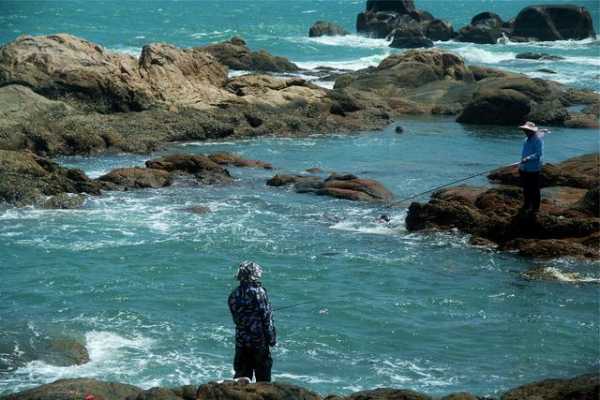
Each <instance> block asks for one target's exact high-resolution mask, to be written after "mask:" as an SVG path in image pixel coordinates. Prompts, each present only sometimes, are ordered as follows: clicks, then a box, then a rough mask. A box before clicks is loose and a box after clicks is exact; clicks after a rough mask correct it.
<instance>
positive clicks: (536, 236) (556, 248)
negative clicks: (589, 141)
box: [406, 154, 600, 259]
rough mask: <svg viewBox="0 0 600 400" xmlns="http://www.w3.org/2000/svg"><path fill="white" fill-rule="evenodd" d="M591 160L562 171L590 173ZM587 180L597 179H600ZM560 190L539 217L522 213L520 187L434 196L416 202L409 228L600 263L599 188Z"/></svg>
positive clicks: (462, 189)
mask: <svg viewBox="0 0 600 400" xmlns="http://www.w3.org/2000/svg"><path fill="white" fill-rule="evenodd" d="M594 156H595V157H597V156H598V155H597V154H596V155H594ZM590 159H594V158H593V157H592V156H585V157H577V158H574V159H570V160H567V161H565V162H564V163H562V164H563V168H564V169H565V170H568V171H578V172H581V171H587V168H588V167H589V166H590V164H592V163H593V161H590ZM595 168H597V164H596V167H595ZM594 171H596V170H595V169H594ZM596 173H597V172H596ZM492 176H496V175H495V174H492ZM503 176H504V175H503ZM563 176H564V175H563ZM578 177H580V175H578ZM588 178H589V179H590V180H595V179H598V175H595V176H593V177H588ZM547 182H551V181H547ZM556 182H561V183H560V184H561V185H568V184H569V182H573V181H572V180H561V181H555V182H552V183H554V184H556ZM575 182H579V181H577V180H575ZM511 183H516V182H511ZM560 189H561V190H552V191H545V192H544V195H543V200H542V206H541V209H540V212H539V213H538V214H531V213H524V212H522V211H521V210H520V207H521V205H522V190H521V188H520V187H517V186H500V187H494V188H490V189H486V188H478V187H469V186H458V187H453V188H449V189H443V190H440V191H438V192H436V193H434V194H433V195H432V198H431V200H430V201H429V202H428V203H426V204H421V203H412V204H411V205H410V208H409V211H408V214H407V217H406V226H407V229H408V230H410V231H419V230H427V229H441V230H451V229H454V228H456V229H458V230H460V231H462V232H465V233H469V234H472V235H474V236H477V237H480V238H483V239H485V240H489V241H491V242H493V243H494V244H496V245H498V246H499V248H500V249H501V250H516V251H518V252H519V253H520V254H521V255H523V256H527V257H535V258H556V257H563V256H569V257H578V258H590V259H598V258H600V252H599V249H598V246H597V244H598V232H599V231H600V219H599V218H598V197H599V195H598V186H597V184H596V186H593V187H592V188H591V189H589V190H585V191H584V190H572V189H571V190H563V189H562V188H560Z"/></svg>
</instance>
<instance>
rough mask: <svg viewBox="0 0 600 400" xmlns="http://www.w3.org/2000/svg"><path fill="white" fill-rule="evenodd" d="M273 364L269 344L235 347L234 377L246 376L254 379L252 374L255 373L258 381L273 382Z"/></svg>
mask: <svg viewBox="0 0 600 400" xmlns="http://www.w3.org/2000/svg"><path fill="white" fill-rule="evenodd" d="M272 366H273V359H271V349H269V346H265V347H260V348H254V347H236V348H235V357H234V359H233V369H234V370H235V375H234V378H241V377H246V378H248V379H250V380H252V375H254V376H255V377H256V382H271V367H272Z"/></svg>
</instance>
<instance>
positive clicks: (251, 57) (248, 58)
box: [194, 37, 300, 72]
mask: <svg viewBox="0 0 600 400" xmlns="http://www.w3.org/2000/svg"><path fill="white" fill-rule="evenodd" d="M194 50H196V51H203V52H206V53H210V54H211V55H213V56H214V57H215V58H216V59H217V60H219V62H221V63H222V64H224V65H226V66H228V67H229V68H231V69H236V70H243V71H261V72H297V71H299V70H300V68H298V66H297V65H296V64H294V63H292V62H291V61H289V60H288V59H287V58H285V57H278V56H274V55H272V54H270V53H269V52H267V51H265V50H259V51H251V50H250V49H249V48H248V46H246V42H245V41H244V40H243V39H241V38H238V37H234V38H232V39H231V40H229V41H226V42H223V43H217V44H211V45H208V46H204V47H197V48H195V49H194Z"/></svg>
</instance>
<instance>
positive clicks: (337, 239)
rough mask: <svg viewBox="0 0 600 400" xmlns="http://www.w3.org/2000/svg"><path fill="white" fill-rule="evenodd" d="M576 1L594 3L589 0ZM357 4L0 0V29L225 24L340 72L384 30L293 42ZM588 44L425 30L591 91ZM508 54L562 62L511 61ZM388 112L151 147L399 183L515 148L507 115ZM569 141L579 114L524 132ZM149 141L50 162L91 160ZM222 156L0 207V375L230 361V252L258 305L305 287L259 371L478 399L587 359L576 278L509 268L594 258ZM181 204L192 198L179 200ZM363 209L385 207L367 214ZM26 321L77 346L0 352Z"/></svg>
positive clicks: (180, 29) (84, 163)
mask: <svg viewBox="0 0 600 400" xmlns="http://www.w3.org/2000/svg"><path fill="white" fill-rule="evenodd" d="M416 3H417V6H418V7H420V8H423V9H427V10H429V11H431V12H433V14H435V15H436V16H439V17H444V18H448V19H450V20H451V21H452V22H453V23H454V24H455V26H461V25H462V24H463V23H465V22H466V21H468V20H469V19H470V17H471V16H472V15H474V14H475V13H477V12H479V11H484V10H492V11H495V12H497V13H499V14H500V15H501V16H503V17H506V18H508V17H510V16H512V15H515V14H516V13H517V12H518V10H519V9H520V8H521V7H523V6H525V5H527V4H528V2H527V1H511V2H505V1H495V2H493V1H485V2H479V1H478V2H474V1H473V2H472V1H463V2H442V1H437V2H434V1H418V0H417V2H416ZM578 3H581V4H584V3H586V2H578ZM458 5H460V7H459V6H458ZM585 5H587V7H588V8H589V9H590V10H591V11H592V13H593V14H594V18H595V21H598V6H597V5H596V4H595V3H592V2H587V3H586V4H585ZM363 7H364V2H363V1H319V2H317V1H294V2H292V1H277V2H275V1H262V2H261V1H259V2H239V1H226V2H216V1H213V2H209V1H204V2H150V3H142V2H62V1H61V2H6V1H3V2H0V43H4V42H7V41H10V40H12V39H14V38H15V37H16V36H17V35H19V34H22V33H30V34H46V33H55V32H69V33H72V34H76V35H79V36H83V37H85V38H87V39H90V40H92V41H96V42H100V43H102V44H103V45H104V46H106V47H108V48H110V49H113V50H115V51H126V52H131V53H135V52H137V51H138V50H139V48H140V47H141V46H142V45H143V44H144V43H147V42H151V41H167V42H171V43H175V44H177V45H181V46H193V45H200V44H205V43H209V42H213V41H220V40H223V39H227V38H228V37H229V36H232V35H242V36H243V37H245V38H246V39H247V40H248V42H249V44H250V46H251V47H253V48H259V47H263V48H266V49H267V50H269V51H272V52H273V53H275V54H280V55H285V56H288V57H290V58H291V59H292V60H294V61H296V62H299V63H301V65H303V66H306V67H311V66H316V65H322V64H325V63H326V64H328V65H333V66H339V67H346V68H359V67H362V66H366V65H370V64H373V63H376V62H378V61H379V60H381V59H383V58H384V57H385V55H386V54H389V51H390V50H389V49H388V48H387V47H386V43H385V41H383V40H372V39H366V38H361V37H358V36H351V37H349V38H343V39H342V38H334V39H331V38H327V39H316V40H314V39H308V38H306V32H307V30H308V27H309V26H310V24H312V22H314V21H315V20H317V19H329V20H333V21H336V22H338V23H341V24H342V25H344V26H345V27H347V28H348V29H349V30H353V29H352V27H353V23H354V19H355V16H356V14H357V13H358V12H359V11H360V10H361V9H362V8H363ZM598 43H599V42H598V41H593V40H584V41H579V42H561V43H541V44H535V45H532V44H527V45H524V44H520V45H509V46H485V45H483V46H482V45H469V44H460V43H449V44H448V43H447V44H440V46H442V47H445V48H449V49H453V50H454V51H457V52H458V53H460V54H461V55H463V56H464V57H465V58H466V59H467V61H469V62H471V63H478V64H485V65H492V66H497V67H502V68H509V69H514V70H518V71H522V72H526V73H531V74H534V76H537V75H535V74H537V72H534V71H535V70H536V69H539V68H540V67H541V65H544V66H546V67H550V68H552V69H554V70H556V71H557V72H559V74H557V75H556V76H555V77H556V79H558V80H560V81H564V82H565V83H569V84H574V85H578V86H581V87H588V88H591V89H594V90H600V83H599V81H598V76H597V75H598V74H600V72H599V71H598V68H599V64H600V62H599V56H598V49H599V46H598ZM529 50H533V51H545V52H549V53H552V54H559V55H563V56H565V57H567V60H565V61H564V62H557V63H552V64H551V65H550V64H538V63H532V62H522V61H520V62H516V61H515V60H513V58H514V54H516V53H517V52H520V51H529ZM398 123H399V124H401V125H402V126H403V127H404V128H405V130H406V133H404V134H402V135H398V134H395V133H393V132H394V125H391V126H389V127H388V128H386V129H384V130H383V131H379V132H365V133H362V134H358V135H350V136H338V135H326V136H318V137H309V138H305V139H273V138H261V139H256V140H245V141H232V142H220V143H185V144H175V145H172V146H171V147H169V148H168V149H166V150H165V151H164V152H162V153H171V152H193V153H208V152H213V151H221V150H225V151H233V152H238V153H240V154H242V155H244V156H246V157H248V158H256V159H261V160H264V161H269V162H272V163H273V164H274V165H275V167H276V168H277V170H276V171H275V172H277V173H284V172H293V173H296V172H301V171H303V170H304V169H306V168H310V167H315V166H317V167H320V168H321V169H322V170H324V171H337V172H351V173H355V174H358V175H360V176H364V177H368V178H373V179H377V180H380V181H381V182H383V183H384V184H385V185H386V186H387V187H388V188H389V189H390V190H391V191H393V192H394V193H395V194H396V196H397V197H398V198H402V197H405V196H408V195H410V194H412V193H415V192H419V191H422V190H425V189H427V188H429V187H432V186H435V185H438V184H441V183H444V182H447V181H449V180H453V179H457V178H459V177H462V176H467V175H470V174H473V173H474V172H477V171H485V170H488V169H491V168H493V167H495V166H498V165H503V164H508V163H512V162H514V161H515V158H516V157H517V156H518V155H519V151H520V144H521V140H522V137H521V134H519V132H516V131H515V130H513V129H509V128H497V127H479V126H462V125H460V124H457V123H455V122H454V121H453V119H449V118H416V119H406V120H402V121H398ZM591 151H598V132H595V131H591V130H569V129H554V130H553V133H551V134H549V135H548V136H547V137H546V160H547V161H548V162H558V161H561V160H564V159H566V158H569V157H572V156H575V155H579V154H583V153H587V152H591ZM162 153H158V154H153V155H148V156H137V155H111V156H102V157H93V158H86V157H68V158H61V159H59V161H60V162H61V163H63V164H64V165H67V166H76V167H79V168H82V169H84V170H85V171H86V172H87V173H88V174H89V175H91V176H94V177H96V176H99V175H101V174H102V173H105V172H107V171H109V170H110V169H112V168H116V167H120V166H132V165H142V164H143V162H144V161H145V160H146V159H148V158H152V157H156V156H158V155H160V154H162ZM231 172H232V174H233V175H234V176H235V177H236V178H237V179H236V182H235V183H234V184H233V185H231V186H227V187H186V186H182V185H176V186H173V187H170V188H165V189H160V190H141V191H130V192H122V193H107V194H105V195H104V196H102V197H98V198H90V199H89V200H88V201H87V202H86V205H85V207H84V208H83V209H81V210H67V211H63V210H31V209H24V210H16V209H0V271H1V273H2V279H0V300H1V301H0V393H8V392H13V391H17V390H21V389H23V388H26V387H31V386H34V385H37V384H40V383H45V382H50V381H53V380H55V379H58V378H61V377H80V376H90V377H97V378H101V379H107V380H116V381H121V382H128V383H132V384H135V385H140V386H143V387H151V386H156V385H162V386H171V385H180V384H186V383H202V382H206V381H208V380H215V379H216V380H218V379H226V378H230V377H231V360H232V355H233V340H232V339H233V337H232V336H233V326H232V322H231V319H230V317H229V314H228V310H227V306H226V298H227V295H228V294H229V292H230V290H231V289H232V288H233V285H234V284H235V281H234V280H233V274H234V272H235V267H234V266H235V265H236V263H237V262H239V261H241V260H243V259H254V260H256V261H258V262H259V263H261V264H262V265H264V267H265V271H266V272H265V277H264V283H265V285H266V287H267V288H268V290H269V293H270V295H271V298H272V301H273V305H274V307H281V306H287V305H291V304H295V303H299V302H306V301H310V302H311V304H308V305H303V306H299V307H297V308H291V309H286V310H282V311H281V312H276V314H275V318H276V324H277V327H278V332H279V336H280V340H279V345H278V346H277V347H276V348H275V349H274V358H275V366H274V376H275V379H276V380H278V381H286V382H292V383H296V384H302V385H304V386H307V387H309V388H311V389H313V390H316V391H318V392H320V393H323V394H326V393H331V392H335V393H347V392H350V391H354V390H359V389H367V388H373V387H377V386H392V387H402V388H411V389H415V390H421V391H425V392H429V393H432V394H443V393H449V392H452V391H460V390H468V391H472V392H475V393H479V394H482V395H483V394H494V393H498V392H499V391H502V390H504V389H507V388H509V387H513V386H516V385H518V384H521V383H525V382H529V381H532V380H536V379H541V378H546V377H563V376H564V377H567V376H573V375H575V374H579V373H586V372H592V371H597V370H598V368H600V350H599V348H598V337H599V323H600V322H599V316H598V310H599V307H600V300H599V294H600V292H599V286H598V284H597V283H593V282H587V283H585V282H576V283H572V282H571V283H569V282H534V281H526V280H524V279H522V278H521V277H520V273H521V272H523V271H526V270H527V269H529V268H532V267H538V266H549V267H554V268H556V269H557V270H560V271H566V272H568V271H575V270H576V271H578V272H580V273H581V280H582V281H586V280H587V281H594V280H595V281H597V280H598V279H600V272H599V271H598V264H597V263H586V262H580V261H573V260H562V259H561V260H554V261H549V262H540V261H532V260H526V259H523V258H520V257H517V256H516V255H514V254H507V253H497V252H491V251H486V250H481V249H477V248H473V247H471V246H469V245H468V244H467V241H468V238H467V237H465V236H463V235H460V234H458V233H445V234H415V233H408V232H407V231H406V229H405V227H404V222H403V220H404V217H405V214H406V210H405V209H402V208H397V209H392V210H389V209H385V208H384V207H382V206H376V205H368V204H367V205H365V204H358V203H353V202H347V201H342V200H335V199H328V198H323V197H317V196H311V195H302V194H296V193H293V192H291V191H289V190H287V189H282V188H270V187H267V186H265V180H266V179H267V178H268V177H270V176H272V175H273V173H275V172H272V171H263V170H247V169H236V168H233V169H231ZM472 183H473V184H485V183H486V182H485V180H484V179H483V178H480V179H475V180H473V182H472ZM423 200H426V198H424V199H423ZM193 205H205V206H208V207H210V209H211V210H212V211H211V213H209V214H206V215H195V214H190V213H188V212H184V211H182V210H181V209H183V208H186V207H190V206H193ZM384 212H387V213H390V215H391V216H392V223H391V224H390V225H381V224H377V223H376V222H375V219H376V217H377V216H378V215H380V214H381V213H384ZM46 336H49V337H57V336H71V337H75V338H79V339H81V340H84V341H85V342H86V346H87V348H88V350H89V351H90V356H91V362H90V363H88V364H86V365H82V366H77V367H57V366H52V365H49V364H47V363H44V362H42V361H29V362H24V363H23V362H18V360H19V359H23V354H22V353H23V352H26V351H27V349H28V347H31V345H32V343H33V344H35V343H37V342H38V341H40V339H41V338H44V337H46Z"/></svg>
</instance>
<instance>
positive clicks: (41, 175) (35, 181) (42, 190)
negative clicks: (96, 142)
mask: <svg viewBox="0 0 600 400" xmlns="http://www.w3.org/2000/svg"><path fill="white" fill-rule="evenodd" d="M100 188H101V185H99V184H98V183H97V182H95V181H93V180H91V179H89V178H88V177H87V176H86V175H85V174H84V173H83V171H81V170H78V169H69V168H63V167H61V166H59V165H58V164H57V163H55V162H53V161H50V160H48V159H46V158H42V157H39V156H36V155H35V154H33V153H30V152H16V151H9V150H0V203H7V204H9V205H13V206H17V207H24V206H31V205H33V206H36V207H41V208H77V207H79V206H81V205H82V204H83V202H84V201H85V196H83V195H82V194H90V195H98V194H100Z"/></svg>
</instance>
